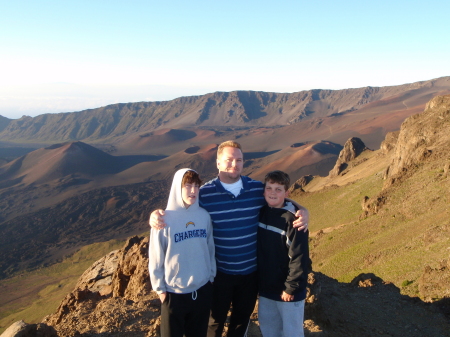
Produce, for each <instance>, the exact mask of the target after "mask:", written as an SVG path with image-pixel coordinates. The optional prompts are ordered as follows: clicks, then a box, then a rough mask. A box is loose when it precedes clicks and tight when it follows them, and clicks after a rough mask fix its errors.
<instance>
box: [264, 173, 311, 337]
mask: <svg viewBox="0 0 450 337" xmlns="http://www.w3.org/2000/svg"><path fill="white" fill-rule="evenodd" d="M289 185H290V179H289V176H288V175H287V174H286V173H284V172H282V171H273V172H269V173H268V174H267V175H266V177H265V179H264V198H265V199H266V201H267V205H266V206H264V207H263V208H262V209H261V212H260V218H259V228H258V240H257V242H258V272H259V306H258V317H259V324H260V328H261V332H262V334H263V336H264V337H297V336H298V337H300V336H302V337H303V336H304V333H303V314H304V308H305V297H306V284H307V279H308V273H309V271H310V266H311V261H310V258H309V249H308V231H306V232H304V231H298V230H296V229H295V228H294V227H293V226H292V222H293V221H294V220H295V212H296V211H297V209H296V207H295V206H294V205H293V204H292V203H290V202H287V201H286V200H285V198H286V197H287V196H288V188H289Z"/></svg>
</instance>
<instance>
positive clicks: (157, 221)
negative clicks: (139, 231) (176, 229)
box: [148, 209, 166, 229]
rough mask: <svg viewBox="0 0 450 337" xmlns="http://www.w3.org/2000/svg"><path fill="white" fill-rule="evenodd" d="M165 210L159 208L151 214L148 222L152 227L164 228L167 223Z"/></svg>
mask: <svg viewBox="0 0 450 337" xmlns="http://www.w3.org/2000/svg"><path fill="white" fill-rule="evenodd" d="M164 214H165V212H164V210H162V209H157V210H154V211H153V212H152V214H150V219H149V220H148V223H149V225H150V227H151V228H153V229H163V228H164V227H166V223H165V222H164Z"/></svg>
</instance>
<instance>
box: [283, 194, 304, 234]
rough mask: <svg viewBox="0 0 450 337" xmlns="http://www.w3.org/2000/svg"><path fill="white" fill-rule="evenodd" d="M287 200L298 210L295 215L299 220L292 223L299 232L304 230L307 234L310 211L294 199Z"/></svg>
mask: <svg viewBox="0 0 450 337" xmlns="http://www.w3.org/2000/svg"><path fill="white" fill-rule="evenodd" d="M286 200H288V201H290V202H291V203H292V204H293V205H294V206H296V207H297V208H298V211H297V213H295V216H296V217H297V219H296V220H295V221H294V222H293V223H292V225H293V226H294V228H297V230H299V231H301V230H304V231H305V232H306V231H307V230H308V222H309V212H308V210H307V209H306V208H305V207H303V206H301V205H299V204H298V203H297V202H295V201H294V200H292V199H289V198H286Z"/></svg>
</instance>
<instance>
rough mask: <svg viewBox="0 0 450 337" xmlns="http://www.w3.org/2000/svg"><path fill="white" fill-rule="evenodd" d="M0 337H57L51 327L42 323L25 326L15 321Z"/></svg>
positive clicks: (21, 322) (22, 322) (23, 323)
mask: <svg viewBox="0 0 450 337" xmlns="http://www.w3.org/2000/svg"><path fill="white" fill-rule="evenodd" d="M0 337H58V334H57V333H56V330H55V329H54V328H53V327H52V326H48V325H47V324H44V323H38V324H27V323H25V322H24V321H17V322H15V323H13V324H11V325H10V327H9V328H8V329H6V330H5V331H4V332H3V333H2V334H1V336H0Z"/></svg>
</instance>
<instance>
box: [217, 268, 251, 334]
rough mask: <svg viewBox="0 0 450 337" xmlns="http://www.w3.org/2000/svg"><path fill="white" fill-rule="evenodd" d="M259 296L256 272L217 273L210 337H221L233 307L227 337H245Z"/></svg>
mask: <svg viewBox="0 0 450 337" xmlns="http://www.w3.org/2000/svg"><path fill="white" fill-rule="evenodd" d="M257 294H258V278H257V274H256V272H254V273H251V274H249V275H229V274H224V273H221V272H217V275H216V278H215V279H214V293H213V304H212V309H211V316H210V318H209V327H208V337H221V336H222V332H223V328H224V325H225V321H226V319H227V314H228V310H229V309H230V306H232V311H231V317H230V324H229V326H228V333H227V337H244V336H246V334H247V328H248V324H249V321H250V315H251V314H252V312H253V310H254V309H255V303H256V297H257Z"/></svg>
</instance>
